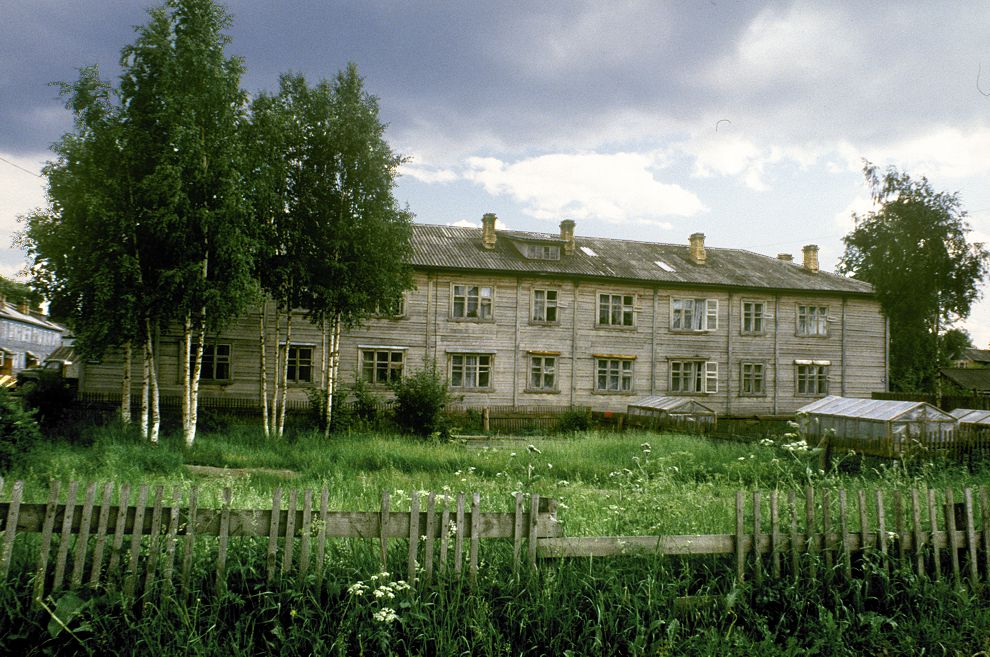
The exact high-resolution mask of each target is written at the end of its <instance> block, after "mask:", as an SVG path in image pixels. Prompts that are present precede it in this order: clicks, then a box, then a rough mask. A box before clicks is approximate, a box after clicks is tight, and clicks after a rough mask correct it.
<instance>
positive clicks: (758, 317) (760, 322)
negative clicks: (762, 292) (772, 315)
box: [742, 301, 766, 335]
mask: <svg viewBox="0 0 990 657" xmlns="http://www.w3.org/2000/svg"><path fill="white" fill-rule="evenodd" d="M765 314H766V304H764V302H762V301H743V302H742V332H743V333H746V334H749V335H762V334H763V333H764V332H765V330H766V328H765V325H764V319H765Z"/></svg>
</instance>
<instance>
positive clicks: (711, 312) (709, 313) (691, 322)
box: [670, 299, 718, 331]
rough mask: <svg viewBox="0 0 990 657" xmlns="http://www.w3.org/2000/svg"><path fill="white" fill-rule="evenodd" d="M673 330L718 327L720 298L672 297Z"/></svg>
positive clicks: (671, 315) (671, 321)
mask: <svg viewBox="0 0 990 657" xmlns="http://www.w3.org/2000/svg"><path fill="white" fill-rule="evenodd" d="M670 304H671V305H670V329H671V330H672V331H714V330H717V329H718V299H671V302H670Z"/></svg>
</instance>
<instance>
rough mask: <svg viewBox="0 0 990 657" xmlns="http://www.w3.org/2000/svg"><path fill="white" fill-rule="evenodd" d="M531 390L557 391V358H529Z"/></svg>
mask: <svg viewBox="0 0 990 657" xmlns="http://www.w3.org/2000/svg"><path fill="white" fill-rule="evenodd" d="M529 389H530V390H539V391H543V392H545V391H552V390H556V389H557V357H556V356H530V357H529Z"/></svg>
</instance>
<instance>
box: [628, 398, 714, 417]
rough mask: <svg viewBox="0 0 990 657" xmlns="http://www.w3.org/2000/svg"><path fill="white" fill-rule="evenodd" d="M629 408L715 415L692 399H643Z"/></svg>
mask: <svg viewBox="0 0 990 657" xmlns="http://www.w3.org/2000/svg"><path fill="white" fill-rule="evenodd" d="M629 408H649V409H653V410H657V411H666V412H668V413H670V412H672V411H678V412H681V413H684V412H690V413H696V414H697V413H705V414H711V415H715V411H713V410H712V409H710V408H708V407H707V406H705V405H704V404H702V403H701V402H699V401H697V400H695V399H691V398H690V397H656V396H653V397H643V398H641V399H637V400H636V401H634V402H632V403H631V404H629Z"/></svg>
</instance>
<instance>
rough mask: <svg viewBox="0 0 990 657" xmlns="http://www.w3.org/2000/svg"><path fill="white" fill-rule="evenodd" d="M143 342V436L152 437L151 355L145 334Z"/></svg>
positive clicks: (141, 419)
mask: <svg viewBox="0 0 990 657" xmlns="http://www.w3.org/2000/svg"><path fill="white" fill-rule="evenodd" d="M142 342H143V343H144V344H143V345H142V347H141V354H142V356H143V358H142V359H141V417H140V422H141V437H142V438H150V436H149V434H148V413H149V404H148V402H149V398H150V395H151V356H150V355H149V354H148V340H147V336H145V339H144V340H142Z"/></svg>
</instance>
